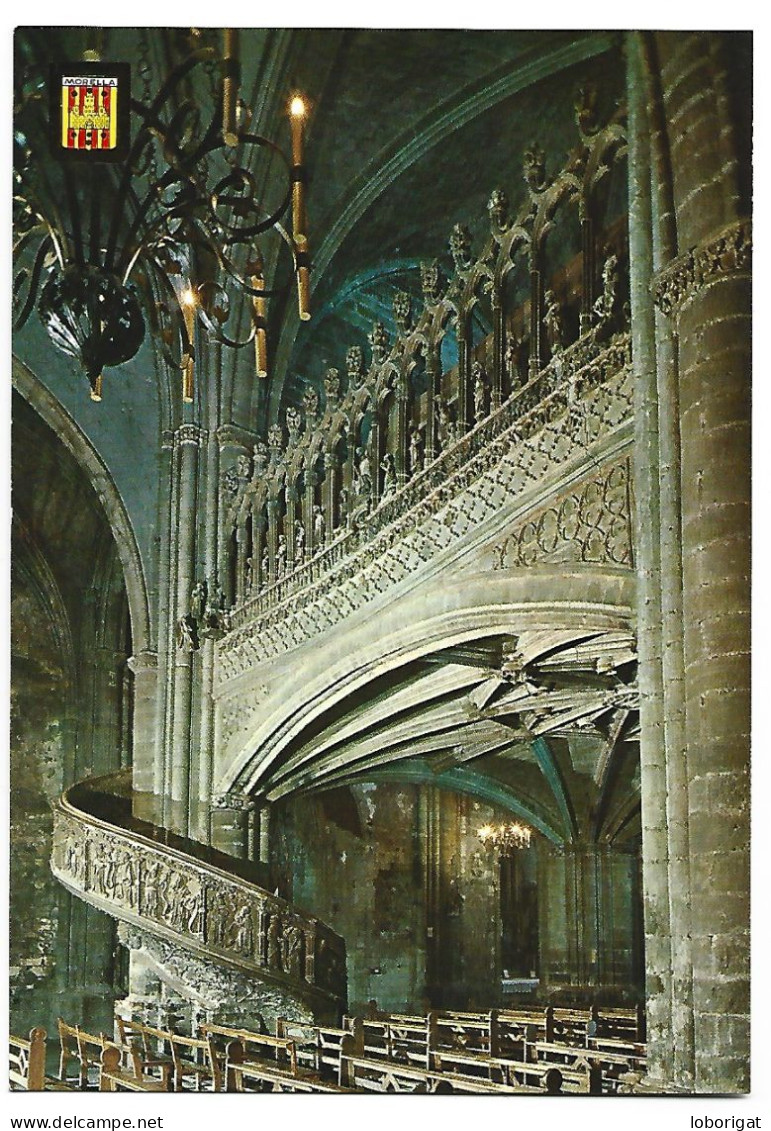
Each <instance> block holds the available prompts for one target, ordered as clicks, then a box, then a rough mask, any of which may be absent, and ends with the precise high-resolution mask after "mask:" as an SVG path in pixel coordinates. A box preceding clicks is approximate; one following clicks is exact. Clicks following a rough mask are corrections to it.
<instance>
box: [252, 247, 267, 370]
mask: <svg viewBox="0 0 771 1131" xmlns="http://www.w3.org/2000/svg"><path fill="white" fill-rule="evenodd" d="M252 286H253V287H254V289H255V290H262V289H263V288H264V286H265V280H264V278H263V276H262V271H261V269H260V273H259V274H257V275H252ZM253 303H254V324H255V335H254V360H255V365H256V367H257V376H258V377H267V376H268V335H267V332H266V323H265V299H264V298H263V297H262V296H261V295H255V296H254V299H253Z"/></svg>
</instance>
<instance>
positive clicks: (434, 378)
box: [425, 346, 442, 467]
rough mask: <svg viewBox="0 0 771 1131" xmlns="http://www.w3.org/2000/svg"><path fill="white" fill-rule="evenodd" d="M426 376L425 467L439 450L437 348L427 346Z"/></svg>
mask: <svg viewBox="0 0 771 1131" xmlns="http://www.w3.org/2000/svg"><path fill="white" fill-rule="evenodd" d="M426 377H427V379H428V393H427V396H426V446H425V461H426V467H428V465H429V464H430V463H433V462H434V460H435V459H436V457H437V453H438V451H439V444H438V443H437V436H436V398H437V397H438V396H441V392H442V365H441V359H440V354H439V349H438V348H437V347H434V346H429V348H428V352H427V354H426Z"/></svg>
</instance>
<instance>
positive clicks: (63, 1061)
mask: <svg viewBox="0 0 771 1131" xmlns="http://www.w3.org/2000/svg"><path fill="white" fill-rule="evenodd" d="M57 1024H58V1028H59V1048H60V1052H59V1078H58V1082H59V1083H60V1084H64V1085H68V1086H70V1087H77V1088H80V1089H86V1088H89V1087H94V1088H96V1087H97V1085H98V1081H99V1069H100V1064H101V1057H102V1052H103V1051H104V1047H105V1045H106V1044H107V1043H108V1040H107V1037H105V1035H104V1033H100V1034H99V1035H98V1036H96V1035H94V1034H93V1033H88V1032H86V1030H85V1029H81V1028H80V1027H79V1026H78V1025H68V1024H67V1022H66V1021H63V1020H62V1018H61V1017H60V1018H59V1019H58V1022H57ZM70 1061H75V1062H76V1063H77V1066H78V1070H77V1071H78V1074H77V1076H76V1077H73V1076H70V1075H69V1072H68V1066H69V1064H70Z"/></svg>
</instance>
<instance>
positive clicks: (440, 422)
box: [434, 395, 450, 450]
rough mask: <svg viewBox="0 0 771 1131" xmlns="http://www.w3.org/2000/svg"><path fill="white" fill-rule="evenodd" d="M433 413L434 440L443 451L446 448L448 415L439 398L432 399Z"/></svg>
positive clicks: (444, 405)
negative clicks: (434, 415)
mask: <svg viewBox="0 0 771 1131" xmlns="http://www.w3.org/2000/svg"><path fill="white" fill-rule="evenodd" d="M434 411H435V413H436V438H437V440H438V441H439V446H440V448H442V450H444V448H445V447H446V446H447V427H448V425H449V423H450V413H449V411H448V408H447V405H446V404H445V403H444V401H443V400H442V398H441V397H440V396H438V395H437V396H436V397H435V398H434Z"/></svg>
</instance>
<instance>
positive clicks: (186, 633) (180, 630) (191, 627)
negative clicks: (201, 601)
mask: <svg viewBox="0 0 771 1131" xmlns="http://www.w3.org/2000/svg"><path fill="white" fill-rule="evenodd" d="M196 635H197V633H196V625H195V621H194V620H193V618H192V617H191V616H190V614H189V613H188V614H187V615H186V616H184V617H180V618H179V620H178V621H177V648H178V649H179V651H180V652H195V650H196V648H197V647H198V642H197V639H196Z"/></svg>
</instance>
